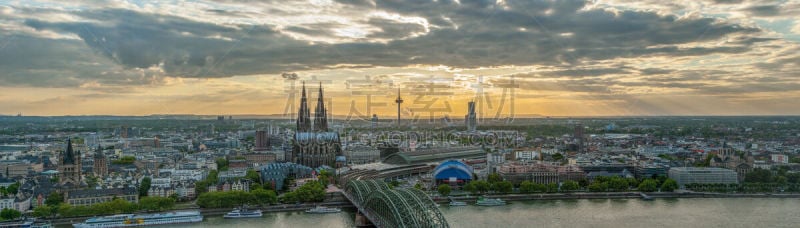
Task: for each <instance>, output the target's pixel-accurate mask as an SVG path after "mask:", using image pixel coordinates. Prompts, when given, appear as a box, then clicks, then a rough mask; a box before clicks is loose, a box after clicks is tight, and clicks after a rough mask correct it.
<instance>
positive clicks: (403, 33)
mask: <svg viewBox="0 0 800 228" xmlns="http://www.w3.org/2000/svg"><path fill="white" fill-rule="evenodd" d="M367 23H368V24H370V25H372V26H375V27H378V28H380V29H381V31H380V32H377V33H372V34H370V35H369V38H381V39H387V38H389V39H392V38H394V39H396V38H403V37H408V36H410V35H413V34H418V33H423V32H425V27H423V26H422V25H420V24H417V23H402V22H398V21H395V20H388V19H382V18H370V19H369V21H368V22H367Z"/></svg>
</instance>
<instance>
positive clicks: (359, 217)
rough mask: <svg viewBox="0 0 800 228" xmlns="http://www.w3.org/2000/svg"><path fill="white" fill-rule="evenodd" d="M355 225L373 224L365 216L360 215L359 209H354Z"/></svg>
mask: <svg viewBox="0 0 800 228" xmlns="http://www.w3.org/2000/svg"><path fill="white" fill-rule="evenodd" d="M356 227H362V228H372V227H375V225H373V224H372V222H370V221H369V219H368V218H367V217H366V216H364V215H362V214H361V211H358V210H356Z"/></svg>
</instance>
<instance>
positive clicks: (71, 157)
mask: <svg viewBox="0 0 800 228" xmlns="http://www.w3.org/2000/svg"><path fill="white" fill-rule="evenodd" d="M61 161H62V162H61V164H64V165H74V164H75V153H74V152H72V140H71V139H70V138H67V150H66V151H64V157H63V158H61Z"/></svg>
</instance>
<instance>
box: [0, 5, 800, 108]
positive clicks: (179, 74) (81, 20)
mask: <svg viewBox="0 0 800 228" xmlns="http://www.w3.org/2000/svg"><path fill="white" fill-rule="evenodd" d="M798 6H800V4H797V3H795V2H771V1H769V2H760V1H736V2H732V1H710V0H709V1H701V2H696V1H686V2H683V1H674V2H664V1H578V0H567V1H539V0H536V1H530V0H505V1H481V0H461V1H447V0H445V1H442V0H439V1H433V0H415V1H392V0H390V1H380V0H375V1H370V0H367V1H352V0H340V1H310V2H286V3H284V2H269V1H267V2H250V1H221V2H218V1H186V2H184V1H178V2H173V3H140V2H133V1H132V2H127V1H118V2H106V3H94V2H81V3H63V2H47V1H30V2H15V3H11V4H5V5H3V4H0V24H2V25H0V31H2V34H3V35H0V48H2V49H0V72H2V73H0V84H2V85H3V86H6V87H33V88H67V89H87V90H92V91H94V92H96V93H101V94H107V93H109V91H118V90H120V89H123V90H129V91H130V90H137V89H146V88H150V89H155V88H160V87H165V86H170V85H175V83H176V82H181V81H180V80H176V79H212V78H217V79H223V80H227V79H230V78H234V77H241V76H257V77H269V78H272V79H281V80H295V79H298V78H300V79H309V78H307V77H304V76H303V75H315V76H319V77H320V78H331V79H336V80H335V81H342V80H346V79H348V78H351V77H362V76H363V75H347V73H353V72H359V73H361V74H364V73H372V74H375V75H376V76H377V75H403V74H406V75H408V74H410V73H411V72H415V71H416V70H415V69H420V68H425V67H438V68H435V69H430V70H428V71H427V72H426V73H423V74H429V75H430V76H432V77H435V78H438V79H443V80H449V81H451V82H453V83H455V84H457V85H455V86H456V87H458V86H462V84H463V88H465V90H464V91H460V92H457V93H458V94H469V93H470V90H471V89H470V88H472V87H471V86H470V85H469V84H470V83H468V82H464V83H466V84H464V83H462V81H470V80H473V81H474V80H477V76H478V75H484V76H487V77H489V78H490V79H489V80H487V82H489V85H492V83H503V82H508V81H509V80H510V77H514V78H515V80H517V82H519V83H521V84H520V90H522V91H526V92H525V93H527V94H528V95H531V96H541V97H550V98H553V99H555V98H560V99H573V100H576V101H581V100H585V101H586V102H590V101H593V100H597V99H596V98H606V97H614V98H622V97H625V98H632V99H636V98H637V97H641V96H645V95H646V96H652V95H658V96H669V95H670V94H682V95H685V93H689V94H691V95H693V96H698V97H713V99H720V100H723V101H725V102H733V103H736V102H745V103H746V102H747V101H752V100H764V99H771V98H775V99H777V98H785V97H787V96H790V97H791V96H800V95H798V93H799V92H800V85H798V84H797V83H796V82H795V80H796V79H794V78H796V77H797V76H798V75H797V73H795V72H798V71H797V70H798V68H799V67H800V66H798V65H797V62H800V54H798V53H800V52H798V50H800V47H798V45H797V42H798V40H800V34H798V29H797V28H798V26H800V24H798V23H797V21H800V20H797V19H798V15H799V14H800V10H799V9H798ZM289 72H292V73H289ZM298 75H299V76H298ZM392 78H393V79H394V80H395V81H396V82H397V83H401V84H402V83H403V81H409V80H408V78H404V77H402V76H393V77H392ZM409 82H410V81H409ZM232 83H233V81H228V84H229V86H230V84H232ZM471 83H476V82H471ZM334 84H336V83H334ZM343 86H344V84H342V87H343ZM407 86H413V84H407ZM335 87H337V86H334V89H333V90H336V88H335ZM495 89H499V88H495ZM555 93H564V94H569V95H564V94H562V95H558V96H555V95H554V94H555ZM194 95H197V96H200V95H201V94H194ZM279 95H280V94H276V96H279ZM131 96H133V95H131ZM187 96H192V94H187ZM465 96H466V95H465ZM554 96H555V97H554ZM83 99H85V98H83ZM620 100H621V101H624V102H629V101H630V99H628V100H627V101H626V99H620ZM220 102H222V101H220ZM786 109H789V110H788V111H787V110H767V111H769V112H770V113H787V112H788V113H800V107H792V106H789V107H786ZM2 111H3V110H0V112H2ZM730 111H731V112H732V113H733V112H735V110H730ZM765 114H768V113H765Z"/></svg>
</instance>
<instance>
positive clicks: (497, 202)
mask: <svg viewBox="0 0 800 228" xmlns="http://www.w3.org/2000/svg"><path fill="white" fill-rule="evenodd" d="M475 205H478V206H502V205H506V201H503V200H501V199H487V198H484V197H483V196H481V197H478V201H477V202H475Z"/></svg>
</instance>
